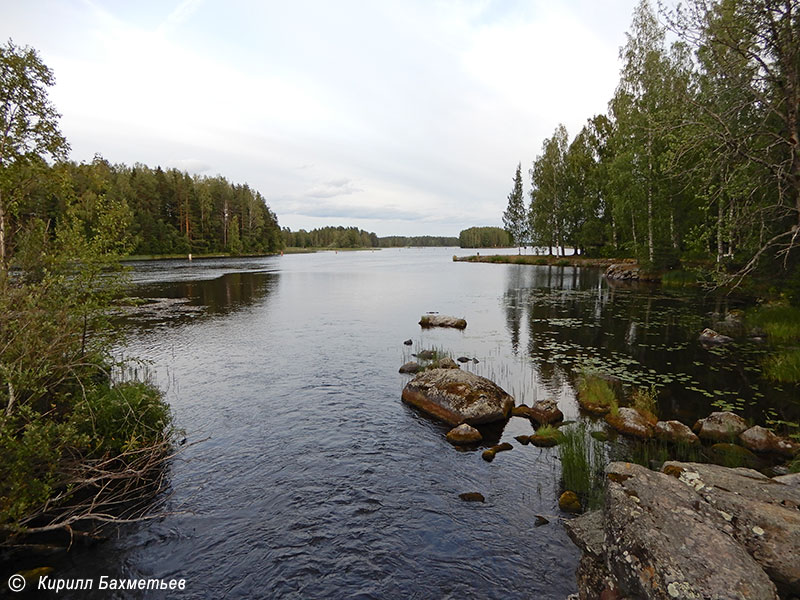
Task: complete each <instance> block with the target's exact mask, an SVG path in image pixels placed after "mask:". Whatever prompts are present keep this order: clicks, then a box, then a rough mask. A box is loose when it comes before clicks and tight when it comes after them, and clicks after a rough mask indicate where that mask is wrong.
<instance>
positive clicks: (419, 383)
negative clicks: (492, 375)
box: [403, 369, 514, 426]
mask: <svg viewBox="0 0 800 600" xmlns="http://www.w3.org/2000/svg"><path fill="white" fill-rule="evenodd" d="M403 402H406V403H407V404H411V405H412V406H415V407H417V408H419V409H420V410H422V411H424V412H426V413H428V414H429V415H431V416H433V417H436V418H437V419H440V420H442V421H444V422H445V423H449V424H450V425H453V426H455V425H460V424H461V423H469V424H470V425H479V424H481V423H491V422H492V421H502V420H505V419H508V418H509V416H510V415H511V409H512V408H513V406H514V398H512V397H511V396H510V395H509V394H508V393H507V392H506V391H505V390H503V389H502V388H501V387H500V386H499V385H497V384H496V383H494V382H493V381H490V380H488V379H486V378H485V377H481V376H479V375H475V374H474V373H470V372H469V371H462V370H461V369H430V370H428V371H425V372H424V373H420V374H418V375H417V376H415V377H414V378H413V379H412V380H411V381H409V382H408V383H407V384H406V386H405V387H404V388H403Z"/></svg>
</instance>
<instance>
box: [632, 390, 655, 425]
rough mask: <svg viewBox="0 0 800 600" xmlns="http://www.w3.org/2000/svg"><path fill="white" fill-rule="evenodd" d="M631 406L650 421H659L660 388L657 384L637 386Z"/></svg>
mask: <svg viewBox="0 0 800 600" xmlns="http://www.w3.org/2000/svg"><path fill="white" fill-rule="evenodd" d="M631 406H632V407H633V408H635V409H636V410H637V411H638V412H639V414H641V415H642V416H643V417H645V418H646V419H648V420H650V421H658V390H656V386H654V385H651V386H650V387H649V388H636V389H635V390H633V393H632V394H631Z"/></svg>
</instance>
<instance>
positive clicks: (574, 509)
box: [558, 490, 583, 513]
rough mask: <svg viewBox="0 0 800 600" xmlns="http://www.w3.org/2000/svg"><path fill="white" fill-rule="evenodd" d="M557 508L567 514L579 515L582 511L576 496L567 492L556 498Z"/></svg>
mask: <svg viewBox="0 0 800 600" xmlns="http://www.w3.org/2000/svg"><path fill="white" fill-rule="evenodd" d="M558 508H560V509H561V510H563V511H564V512H568V513H579V512H581V510H582V509H583V507H582V506H581V500H580V498H578V494H576V493H575V492H572V491H570V490H567V491H566V492H564V493H563V494H561V496H559V498H558Z"/></svg>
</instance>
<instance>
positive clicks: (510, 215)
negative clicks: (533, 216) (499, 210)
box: [503, 163, 528, 248]
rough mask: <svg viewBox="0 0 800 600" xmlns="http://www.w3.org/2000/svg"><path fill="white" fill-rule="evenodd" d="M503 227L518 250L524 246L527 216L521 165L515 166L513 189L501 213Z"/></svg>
mask: <svg viewBox="0 0 800 600" xmlns="http://www.w3.org/2000/svg"><path fill="white" fill-rule="evenodd" d="M503 225H504V226H505V228H506V231H507V232H508V234H509V235H510V236H511V239H512V240H513V241H514V244H515V245H516V246H517V247H518V248H519V247H521V246H525V245H526V243H527V238H528V214H527V211H526V210H525V199H524V197H523V194H522V163H518V164H517V172H516V174H515V175H514V188H513V189H512V190H511V193H510V194H509V195H508V208H506V212H505V213H503Z"/></svg>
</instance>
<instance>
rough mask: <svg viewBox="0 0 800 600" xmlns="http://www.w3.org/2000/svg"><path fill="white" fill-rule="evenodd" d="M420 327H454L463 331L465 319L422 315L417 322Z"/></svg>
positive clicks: (465, 325)
mask: <svg viewBox="0 0 800 600" xmlns="http://www.w3.org/2000/svg"><path fill="white" fill-rule="evenodd" d="M419 324H420V325H421V326H422V327H454V328H455V329H465V328H466V327H467V321H466V319H459V318H458V317H448V316H446V315H422V317H421V318H420V320H419Z"/></svg>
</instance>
